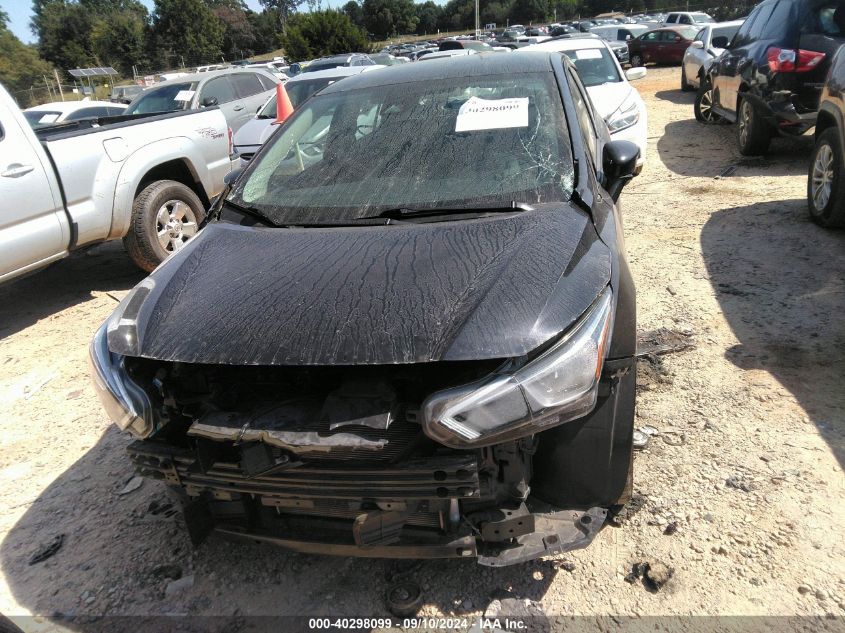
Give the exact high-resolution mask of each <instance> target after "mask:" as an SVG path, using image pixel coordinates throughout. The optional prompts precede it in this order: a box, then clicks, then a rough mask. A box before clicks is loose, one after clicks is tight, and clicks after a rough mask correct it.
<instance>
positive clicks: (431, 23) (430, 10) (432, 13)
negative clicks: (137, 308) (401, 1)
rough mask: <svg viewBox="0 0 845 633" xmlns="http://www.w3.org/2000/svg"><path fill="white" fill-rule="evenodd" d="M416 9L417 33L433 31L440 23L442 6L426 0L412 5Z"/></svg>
mask: <svg viewBox="0 0 845 633" xmlns="http://www.w3.org/2000/svg"><path fill="white" fill-rule="evenodd" d="M414 7H415V9H416V11H417V33H434V32H436V31H437V29H438V26H439V24H440V19H441V16H442V14H443V8H442V7H440V6H439V5H437V4H435V3H434V2H432V0H428V1H427V2H423V3H421V4H417V5H414Z"/></svg>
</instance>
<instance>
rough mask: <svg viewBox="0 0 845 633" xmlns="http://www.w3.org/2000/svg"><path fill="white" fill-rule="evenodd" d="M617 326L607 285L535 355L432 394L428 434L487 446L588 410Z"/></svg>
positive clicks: (426, 407) (457, 444) (426, 408)
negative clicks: (514, 366) (559, 336)
mask: <svg viewBox="0 0 845 633" xmlns="http://www.w3.org/2000/svg"><path fill="white" fill-rule="evenodd" d="M612 326H613V293H612V292H611V290H610V288H609V287H608V288H606V289H605V290H604V292H603V293H602V294H601V295H600V296H599V298H598V299H597V300H596V301H595V303H594V304H593V306H592V307H591V308H590V309H589V310H588V311H587V313H586V314H584V316H582V317H581V319H579V321H578V322H577V323H576V324H575V325H574V326H573V327H572V328H571V329H570V330H569V332H568V333H567V334H566V335H564V337H563V338H562V339H561V340H560V341H558V342H557V343H555V344H554V345H552V347H550V348H549V349H548V350H547V351H546V352H545V353H543V354H541V355H540V356H538V357H537V358H535V359H534V360H532V361H530V362H528V363H526V364H525V365H523V366H522V367H520V368H519V369H516V370H515V371H501V372H497V373H494V374H491V375H490V376H487V377H486V378H483V379H482V380H479V381H477V382H474V383H471V384H468V385H462V386H460V387H454V388H452V389H446V390H443V391H439V392H437V393H434V394H432V395H431V396H429V397H428V398H427V399H426V401H425V402H424V403H423V406H422V413H423V425H424V430H425V432H426V434H427V435H428V436H429V437H431V438H432V439H433V440H436V441H437V442H440V443H441V444H444V445H446V446H450V447H453V448H469V447H475V446H487V445H490V444H494V443H498V442H502V441H505V440H508V439H513V438H516V437H522V436H525V435H530V434H532V433H536V432H538V431H541V430H543V429H545V428H548V427H550V426H554V425H556V424H561V423H563V422H566V421H568V420H574V419H576V418H579V417H582V416H584V415H586V414H587V413H589V412H590V411H592V409H593V407H595V404H596V399H597V396H598V383H599V378H600V377H601V371H602V367H603V364H604V358H605V355H606V353H607V350H608V349H609V347H610V336H611V332H612V329H613V327H612Z"/></svg>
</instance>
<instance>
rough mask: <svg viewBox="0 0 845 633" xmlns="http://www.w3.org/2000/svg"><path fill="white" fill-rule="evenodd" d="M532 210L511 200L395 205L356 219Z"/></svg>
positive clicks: (407, 218)
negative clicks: (428, 206) (433, 205)
mask: <svg viewBox="0 0 845 633" xmlns="http://www.w3.org/2000/svg"><path fill="white" fill-rule="evenodd" d="M523 211H533V208H532V207H530V206H528V205H527V204H524V203H521V202H511V203H510V205H502V206H495V207H439V208H433V209H413V208H410V207H396V208H395V209H385V210H384V211H382V212H381V213H378V214H376V215H366V216H364V217H361V218H356V219H358V220H377V219H380V218H384V219H387V220H400V221H401V220H410V219H416V218H427V217H432V218H433V217H441V216H466V215H474V216H475V215H487V214H489V213H520V212H523Z"/></svg>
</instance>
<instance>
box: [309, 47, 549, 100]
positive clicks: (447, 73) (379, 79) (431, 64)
mask: <svg viewBox="0 0 845 633" xmlns="http://www.w3.org/2000/svg"><path fill="white" fill-rule="evenodd" d="M432 55H434V53H432ZM426 57H430V55H426ZM551 58H552V54H551V53H547V52H540V51H536V52H525V53H523V54H522V55H503V54H502V53H496V52H489V53H477V54H475V55H461V56H459V57H451V58H444V59H432V60H431V61H426V62H425V63H424V64H423V63H419V62H417V63H413V64H402V65H401V66H388V67H387V68H384V69H382V70H379V71H378V72H377V73H361V74H360V75H357V76H356V77H350V78H349V79H346V80H344V81H339V82H337V83H334V84H332V85H330V86H327V87H326V88H324V89H323V90H322V92H321V93H320V94H330V93H333V92H345V91H347V90H357V89H360V88H371V87H377V86H390V85H393V84H401V83H414V82H422V81H432V82H436V81H441V80H444V79H453V78H456V77H470V76H483V75H510V74H514V73H534V72H552V61H551ZM423 59H425V57H423Z"/></svg>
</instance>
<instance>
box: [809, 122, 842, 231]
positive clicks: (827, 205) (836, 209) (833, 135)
mask: <svg viewBox="0 0 845 633" xmlns="http://www.w3.org/2000/svg"><path fill="white" fill-rule="evenodd" d="M839 143H840V141H839V130H838V129H837V128H836V127H831V128H828V129H826V130H825V131H824V132H822V133H821V134H820V135H819V138H818V140H817V141H816V147H815V149H814V150H813V158H812V159H811V160H810V173H809V175H808V177H807V206H808V208H809V210H810V218H812V220H813V222H815V223H816V224H818V225H819V226H824V227H826V228H835V227H845V163H843V156H842V148H841V146H840V144H839Z"/></svg>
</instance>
